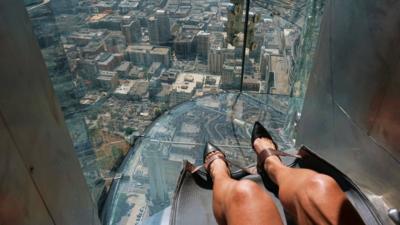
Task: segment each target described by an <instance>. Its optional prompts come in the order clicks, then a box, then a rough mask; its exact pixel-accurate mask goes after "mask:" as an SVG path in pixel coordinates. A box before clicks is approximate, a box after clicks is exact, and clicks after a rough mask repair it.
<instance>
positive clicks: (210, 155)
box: [204, 143, 230, 180]
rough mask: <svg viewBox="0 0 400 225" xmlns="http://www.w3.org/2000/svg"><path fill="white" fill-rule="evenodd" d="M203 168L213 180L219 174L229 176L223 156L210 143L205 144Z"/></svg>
mask: <svg viewBox="0 0 400 225" xmlns="http://www.w3.org/2000/svg"><path fill="white" fill-rule="evenodd" d="M204 168H205V169H206V171H207V172H208V173H209V174H210V176H211V178H212V179H213V180H214V177H215V176H218V175H219V174H221V175H227V176H230V171H229V167H228V162H227V160H226V159H225V154H224V153H223V152H222V151H221V150H220V149H219V148H218V147H216V146H214V145H212V144H210V143H207V145H206V148H205V149H204Z"/></svg>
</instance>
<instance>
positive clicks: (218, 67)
mask: <svg viewBox="0 0 400 225" xmlns="http://www.w3.org/2000/svg"><path fill="white" fill-rule="evenodd" d="M224 59H225V55H224V52H223V50H222V49H221V48H217V49H210V51H209V52H208V71H209V72H210V73H212V74H221V73H222V66H223V65H224Z"/></svg>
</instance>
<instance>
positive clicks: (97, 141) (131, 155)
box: [25, 0, 323, 225]
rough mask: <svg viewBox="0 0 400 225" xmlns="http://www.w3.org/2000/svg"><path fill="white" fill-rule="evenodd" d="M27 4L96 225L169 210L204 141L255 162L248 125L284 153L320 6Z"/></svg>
mask: <svg viewBox="0 0 400 225" xmlns="http://www.w3.org/2000/svg"><path fill="white" fill-rule="evenodd" d="M25 5H26V7H27V11H28V13H29V16H30V18H31V21H32V25H33V29H34V32H35V34H36V36H37V39H38V44H39V47H40V48H41V51H42V54H43V57H44V59H45V62H46V64H47V67H48V70H49V76H50V79H51V81H52V83H53V86H54V90H55V93H56V95H57V97H58V99H59V103H60V106H61V108H62V110H63V112H64V117H65V121H66V124H67V126H68V129H69V131H70V136H71V138H72V140H73V143H74V147H75V150H76V153H77V156H78V158H79V160H80V163H81V166H82V169H83V173H84V175H85V178H86V180H87V183H88V186H89V188H90V190H91V193H92V197H93V200H94V202H95V203H97V205H98V207H99V211H101V215H100V216H101V218H102V220H103V223H104V224H110V225H111V224H140V223H142V222H143V221H146V220H147V221H151V219H150V220H148V217H149V216H150V217H151V216H153V217H152V218H155V217H154V215H160V214H157V213H160V212H161V211H162V210H164V209H166V208H167V209H168V206H169V205H170V204H171V199H172V196H173V191H174V188H175V185H176V180H177V177H178V174H179V172H180V170H181V167H182V160H184V159H187V160H189V161H191V162H194V163H197V164H199V163H201V158H202V157H201V156H202V149H203V147H204V143H205V141H211V142H213V143H214V144H216V145H219V146H220V147H221V148H222V149H224V151H226V152H227V155H228V157H229V158H231V160H233V161H236V162H237V163H238V164H241V165H248V164H250V163H253V162H254V154H252V151H251V149H250V143H249V137H250V132H251V128H252V124H253V123H254V122H255V121H256V120H260V121H262V122H263V123H264V124H265V125H266V126H267V127H269V129H270V130H271V131H272V133H273V136H274V137H275V139H276V140H277V142H278V143H279V144H280V146H281V149H283V150H288V149H291V148H293V144H294V143H293V140H292V135H293V131H294V128H295V125H296V120H297V119H298V117H299V112H300V111H301V107H302V98H303V97H304V93H305V89H306V83H307V79H308V74H309V73H310V68H311V65H312V54H313V49H314V48H315V44H316V39H317V37H318V28H319V20H320V16H321V13H322V6H323V0H302V1H283V0H282V1H258V0H257V1H252V2H251V3H250V8H249V9H248V17H246V13H245V12H246V2H245V1H240V0H231V1H229V0H207V1H205V0H198V1H193V0H156V1H148V0H122V1H120V0H94V1H93V0H25ZM246 18H247V19H248V23H247V24H245V19H246ZM246 27H247V33H246V35H245V34H244V33H245V28H246ZM245 36H246V40H247V41H246V45H245V46H246V47H247V48H245V50H244V51H243V47H244V46H243V45H244V39H245ZM243 53H244V54H245V55H244V57H243V55H242V54H243ZM242 57H243V58H244V61H242ZM242 67H243V68H242ZM242 75H244V76H243V77H242ZM240 87H242V90H239V89H240ZM239 91H243V92H242V93H241V94H239ZM131 146H134V147H131ZM125 156H126V157H125ZM124 157H125V158H124Z"/></svg>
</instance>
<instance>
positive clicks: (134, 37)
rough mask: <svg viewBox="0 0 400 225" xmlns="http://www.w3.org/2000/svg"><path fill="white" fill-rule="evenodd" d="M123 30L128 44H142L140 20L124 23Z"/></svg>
mask: <svg viewBox="0 0 400 225" xmlns="http://www.w3.org/2000/svg"><path fill="white" fill-rule="evenodd" d="M121 30H122V34H123V35H124V36H125V38H126V42H127V43H128V44H133V43H137V42H140V40H141V39H142V31H141V27H140V22H139V20H136V19H133V20H128V21H124V23H123V24H121Z"/></svg>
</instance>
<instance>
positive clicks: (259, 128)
mask: <svg viewBox="0 0 400 225" xmlns="http://www.w3.org/2000/svg"><path fill="white" fill-rule="evenodd" d="M257 138H267V139H269V140H271V141H272V143H273V144H274V146H275V149H273V148H266V149H263V150H262V151H261V152H260V153H258V154H257V153H256V154H257V172H258V174H260V176H261V177H262V178H263V181H264V185H265V186H266V187H267V188H269V189H271V190H272V191H273V192H274V193H277V192H278V186H277V185H276V184H275V183H274V182H272V180H271V179H270V178H269V176H268V174H267V173H266V171H265V170H264V162H265V160H266V159H267V158H268V157H270V156H272V155H275V156H278V158H279V159H281V158H280V157H279V156H288V157H294V158H301V156H299V155H294V154H289V153H286V152H282V151H279V150H278V145H277V144H276V143H275V141H274V140H273V139H272V136H271V134H270V133H269V132H268V131H267V129H265V127H264V126H263V125H261V123H260V122H258V121H257V122H255V123H254V127H253V131H252V134H251V146H252V147H253V150H254V151H255V148H254V141H255V140H256V139H257Z"/></svg>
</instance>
